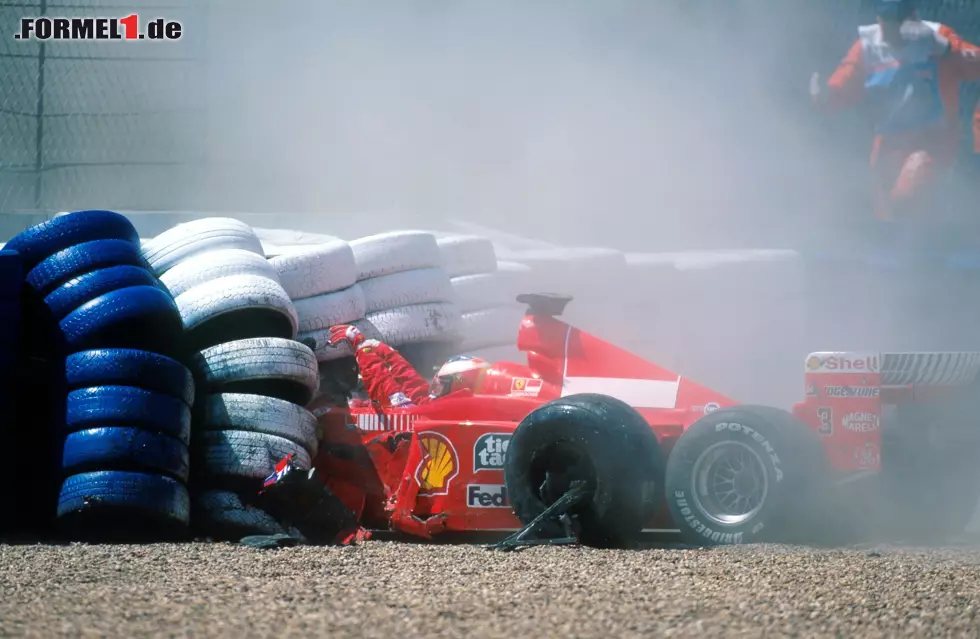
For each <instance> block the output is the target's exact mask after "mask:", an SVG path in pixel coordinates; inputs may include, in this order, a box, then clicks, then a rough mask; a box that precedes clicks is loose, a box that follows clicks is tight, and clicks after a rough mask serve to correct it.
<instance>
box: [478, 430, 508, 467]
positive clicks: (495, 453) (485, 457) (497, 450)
mask: <svg viewBox="0 0 980 639" xmlns="http://www.w3.org/2000/svg"><path fill="white" fill-rule="evenodd" d="M510 437H511V435H510V433H487V434H486V435H481V436H480V438H479V439H477V440H476V445H474V446H473V471H474V472H480V471H481V470H503V467H504V462H505V461H507V447H508V446H510Z"/></svg>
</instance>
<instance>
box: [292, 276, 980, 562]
mask: <svg viewBox="0 0 980 639" xmlns="http://www.w3.org/2000/svg"><path fill="white" fill-rule="evenodd" d="M532 297H533V296H532ZM566 302H567V300H566ZM540 305H541V303H540V302H539V303H538V306H540ZM563 305H564V304H562V306H563ZM535 306H536V305H535V303H534V302H532V303H531V304H530V308H529V309H528V312H527V314H526V315H525V316H524V318H523V320H522V322H521V324H520V327H519V329H518V337H517V344H518V348H519V349H520V350H521V351H523V352H524V353H526V355H527V364H520V363H516V362H498V363H496V364H494V365H493V367H492V369H491V370H490V371H489V373H488V376H487V380H488V381H487V383H486V384H485V388H484V389H483V392H482V393H481V394H479V395H474V394H472V393H470V392H468V391H462V392H458V393H455V394H453V395H449V396H446V397H444V398H441V399H438V400H436V401H433V402H431V403H427V404H425V405H422V406H413V407H407V408H395V409H387V410H386V411H384V412H382V411H381V410H380V409H377V408H376V407H374V406H372V405H371V404H370V403H369V402H350V403H349V405H347V406H340V405H336V404H331V403H330V402H329V401H328V400H326V399H325V398H319V399H317V400H314V402H313V404H312V405H311V406H310V408H311V410H313V412H314V413H315V414H316V415H317V417H318V421H319V424H320V426H321V428H322V433H321V446H320V453H319V455H318V457H317V459H316V462H315V465H316V467H317V469H318V472H319V473H320V476H321V477H322V479H323V480H324V482H325V483H326V484H327V485H328V486H329V487H330V488H331V489H332V491H333V492H334V493H335V494H336V495H337V496H338V497H339V498H340V499H341V500H342V501H343V502H344V504H345V505H346V506H347V507H348V508H349V509H350V510H351V511H353V512H354V513H355V515H356V516H357V517H358V519H359V520H360V521H361V523H362V525H364V526H365V527H367V528H372V529H391V530H395V531H399V532H402V533H408V534H410V535H414V536H419V537H426V538H428V537H431V536H433V535H435V534H437V533H440V532H443V531H506V530H515V529H518V528H520V527H521V525H522V522H521V521H519V520H518V518H517V517H516V516H515V514H514V512H513V510H512V509H511V508H510V505H509V501H508V495H507V488H506V487H505V481H504V462H505V459H506V454H507V450H508V445H509V442H510V440H511V438H512V435H513V433H514V431H515V429H516V428H517V427H518V425H519V424H520V423H521V422H522V420H524V419H525V417H527V416H528V415H529V414H530V413H532V411H534V410H535V409H538V408H539V407H541V406H543V405H545V404H548V403H549V402H552V401H553V400H557V399H559V398H562V397H568V396H571V395H576V394H579V393H598V394H602V395H607V396H610V397H614V398H617V399H620V400H622V401H624V402H626V403H627V404H629V405H630V406H632V407H633V408H634V409H636V411H637V412H638V413H639V414H640V415H642V416H643V418H644V419H645V420H646V421H647V423H648V424H649V426H650V428H651V429H652V430H653V432H654V433H655V434H656V437H657V440H658V441H659V443H660V448H661V450H662V452H663V455H664V457H665V458H666V457H668V456H669V455H670V452H671V450H672V448H673V447H674V445H675V443H676V442H677V441H678V439H679V438H680V437H681V436H682V435H683V434H684V433H685V431H687V430H688V428H689V427H690V426H691V425H692V424H694V423H696V422H698V421H699V420H702V419H704V418H706V417H707V416H708V415H710V414H711V413H713V412H715V411H717V410H719V409H723V408H726V407H736V406H738V405H739V403H738V402H736V401H735V400H733V399H731V398H728V397H726V396H724V395H722V394H721V393H718V392H716V391H713V390H711V389H709V388H706V387H704V386H702V385H700V384H697V383H695V382H693V381H691V380H689V379H687V378H685V377H683V376H681V375H678V374H677V373H674V372H672V371H669V370H666V369H664V368H662V367H660V366H657V365H656V364H653V363H651V362H648V361H646V360H644V359H642V358H640V357H638V356H636V355H634V354H632V353H629V352H627V351H625V350H623V349H621V348H618V347H616V346H614V345H612V344H610V343H608V342H605V341H603V340H601V339H599V338H597V337H595V336H593V335H590V334H588V333H586V332H584V331H581V330H579V329H577V328H574V327H572V326H569V325H568V324H566V323H564V322H563V321H561V320H559V319H558V318H557V317H555V315H557V314H559V313H560V311H559V312H558V313H554V312H547V311H542V310H540V309H537V308H536V307H535ZM884 363H888V364H890V365H891V369H886V368H885V367H884V365H883V364H884ZM978 368H980V354H973V353H943V354H911V355H902V354H880V353H839V352H832V353H831V352H828V353H813V354H811V355H809V356H808V357H807V358H806V360H805V372H804V388H805V395H804V399H803V401H801V402H799V403H797V404H796V405H795V406H794V407H793V408H792V411H791V412H792V416H793V417H795V418H797V419H798V420H799V421H800V423H805V424H806V426H807V427H808V428H809V430H810V431H812V432H813V433H815V435H816V436H817V437H818V438H819V441H820V442H821V443H822V449H823V456H824V457H825V459H826V462H827V473H828V474H834V475H835V476H854V475H857V474H867V473H875V472H877V471H879V470H880V469H881V464H882V461H881V459H882V455H881V447H882V428H881V420H882V414H883V407H884V406H885V405H888V404H890V403H891V404H895V403H902V402H908V401H913V400H914V401H932V400H934V399H937V398H938V399H940V400H942V398H943V397H945V396H946V395H947V394H948V393H951V392H956V391H957V389H959V388H962V387H963V385H964V384H967V383H969V382H972V380H973V378H974V377H975V376H976V372H977V370H978ZM723 425H727V424H723ZM815 439H816V438H815ZM759 441H760V442H762V441H763V440H761V439H760V440H759ZM763 443H765V442H763ZM766 445H768V444H766ZM772 456H773V458H774V459H775V453H773V454H772ZM776 461H779V460H776ZM784 463H785V462H784ZM661 483H662V482H661ZM659 501H660V504H661V507H658V508H656V509H655V514H654V515H653V516H652V518H651V519H650V521H649V522H648V524H647V528H648V529H660V530H674V529H677V528H678V526H677V523H676V522H675V521H674V520H673V518H672V516H671V513H670V510H669V509H668V508H666V507H663V505H664V503H665V497H664V495H663V494H661V495H660V497H659ZM681 503H682V505H683V502H681ZM692 525H693V526H694V528H696V529H697V528H699V527H700V529H701V530H702V531H703V530H705V529H706V528H705V525H703V524H700V523H699V522H698V521H694V522H693V524H692ZM709 532H710V531H709ZM712 534H714V533H712ZM705 536H706V537H707V536H710V535H709V534H706V535H705ZM713 539H714V540H715V541H720V542H722V543H724V542H726V541H734V542H739V541H741V537H740V536H737V535H736V536H735V537H732V536H731V535H729V536H728V537H726V536H725V535H718V534H714V537H713Z"/></svg>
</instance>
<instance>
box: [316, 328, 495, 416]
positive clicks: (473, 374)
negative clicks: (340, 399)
mask: <svg viewBox="0 0 980 639" xmlns="http://www.w3.org/2000/svg"><path fill="white" fill-rule="evenodd" d="M345 340H346V341H347V342H348V343H349V344H350V345H351V348H353V349H354V358H355V359H356V360H357V367H358V369H360V374H361V381H362V383H363V384H364V389H365V390H366V391H367V394H368V396H369V397H370V398H371V401H373V402H376V403H378V404H380V405H381V407H382V408H387V407H405V406H418V405H421V404H426V403H428V402H430V401H432V400H434V399H438V398H440V397H444V396H446V395H448V394H450V393H454V392H456V391H458V390H461V389H464V388H466V389H469V390H472V391H473V392H479V391H480V389H481V386H482V384H483V379H484V376H485V375H486V372H487V370H488V369H489V367H490V364H489V362H487V361H485V360H482V359H480V358H477V357H467V356H459V357H454V358H451V359H450V360H449V361H448V362H446V363H445V364H443V365H442V368H440V369H439V372H438V373H436V375H435V377H434V378H433V379H432V383H431V384H430V383H429V382H426V381H425V379H424V378H423V377H422V376H421V375H419V374H418V373H417V372H416V371H415V368H414V367H413V366H412V365H411V364H410V363H409V362H408V360H406V359H405V358H404V357H402V355H401V353H399V352H398V351H396V350H395V349H393V348H392V347H390V346H388V345H387V344H385V343H383V342H380V341H378V340H376V339H367V338H366V337H364V334H363V333H361V331H359V330H358V329H357V327H356V326H351V325H349V324H341V325H339V326H334V327H333V328H331V329H330V338H329V339H328V343H329V344H330V345H331V346H336V345H337V344H339V343H340V342H342V341H345Z"/></svg>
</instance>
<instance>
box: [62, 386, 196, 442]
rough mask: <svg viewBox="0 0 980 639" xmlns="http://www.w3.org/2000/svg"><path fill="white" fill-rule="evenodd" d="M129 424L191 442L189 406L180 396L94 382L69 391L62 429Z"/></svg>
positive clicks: (69, 430) (72, 430) (75, 429)
mask: <svg viewBox="0 0 980 639" xmlns="http://www.w3.org/2000/svg"><path fill="white" fill-rule="evenodd" d="M102 426H131V427H137V428H144V429H147V430H151V431H154V432H157V433H163V434H165V435H169V436H171V437H174V438H176V439H178V440H180V441H182V442H184V443H185V444H187V443H189V442H190V430H191V409H190V408H188V406H187V404H185V403H184V402H183V401H181V400H180V399H177V398H176V397H171V396H169V395H164V394H163V393H155V392H153V391H148V390H143V389H142V388H136V387H134V386H93V387H91V388H80V389H78V390H73V391H71V392H70V393H68V400H67V402H66V410H65V430H66V432H69V433H70V432H75V431H79V430H85V429H89V428H98V427H102Z"/></svg>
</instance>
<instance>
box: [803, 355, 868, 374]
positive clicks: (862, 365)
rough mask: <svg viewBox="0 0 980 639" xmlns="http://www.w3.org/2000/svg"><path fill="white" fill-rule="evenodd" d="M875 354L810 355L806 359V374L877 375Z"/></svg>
mask: <svg viewBox="0 0 980 639" xmlns="http://www.w3.org/2000/svg"><path fill="white" fill-rule="evenodd" d="M878 370H879V368H878V354H877V353H812V354H811V355H810V356H809V357H808V358H807V359H806V372H808V373H877V372H878Z"/></svg>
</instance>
